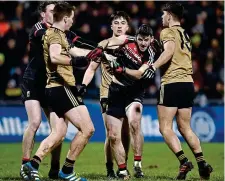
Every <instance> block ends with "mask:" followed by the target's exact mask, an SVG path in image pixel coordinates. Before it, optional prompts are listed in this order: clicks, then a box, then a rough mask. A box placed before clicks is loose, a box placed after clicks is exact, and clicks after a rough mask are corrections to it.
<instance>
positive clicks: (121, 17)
mask: <svg viewBox="0 0 225 181" xmlns="http://www.w3.org/2000/svg"><path fill="white" fill-rule="evenodd" d="M110 22H111V29H112V31H113V35H112V37H111V39H112V38H114V37H118V36H120V35H125V34H126V32H127V30H128V28H129V16H128V15H127V14H126V13H125V12H124V11H117V12H115V13H114V14H112V15H111V17H110ZM102 43H103V44H105V41H102V42H100V45H101V44H102ZM117 47H118V46H111V47H110V48H111V49H115V48H117ZM99 65H100V66H101V73H102V79H101V85H100V104H101V111H102V117H103V120H104V123H105V119H106V108H107V105H108V91H109V85H110V84H111V81H112V75H113V73H112V70H111V68H110V64H109V62H108V61H107V59H106V58H105V57H102V58H100V59H96V60H94V61H92V62H91V63H90V65H89V67H88V69H87V70H86V73H85V75H84V78H83V88H84V89H86V86H87V85H88V84H89V83H90V82H91V80H92V79H93V76H94V73H95V71H96V70H97V68H98V67H99ZM105 130H106V140H105V147H104V150H105V161H106V169H107V177H109V178H115V173H114V171H113V155H112V151H111V147H110V143H109V139H108V134H107V129H105ZM122 134H123V135H122V142H123V146H124V149H125V151H126V157H127V155H128V151H129V146H130V141H129V138H130V137H129V126H128V122H127V119H126V118H125V120H124V123H123V127H122Z"/></svg>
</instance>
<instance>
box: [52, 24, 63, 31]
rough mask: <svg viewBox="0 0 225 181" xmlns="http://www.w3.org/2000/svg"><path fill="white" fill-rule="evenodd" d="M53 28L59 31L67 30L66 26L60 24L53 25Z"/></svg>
mask: <svg viewBox="0 0 225 181" xmlns="http://www.w3.org/2000/svg"><path fill="white" fill-rule="evenodd" d="M52 27H55V28H57V29H59V30H61V31H63V32H64V31H65V28H64V25H62V24H61V23H60V22H59V23H58V22H57V23H53V25H52Z"/></svg>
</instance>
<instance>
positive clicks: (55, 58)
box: [51, 55, 71, 65]
mask: <svg viewBox="0 0 225 181" xmlns="http://www.w3.org/2000/svg"><path fill="white" fill-rule="evenodd" d="M70 61H71V58H70V57H68V56H66V55H52V57H51V62H52V63H53V64H57V65H70Z"/></svg>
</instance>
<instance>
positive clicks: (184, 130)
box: [178, 125, 191, 135]
mask: <svg viewBox="0 0 225 181" xmlns="http://www.w3.org/2000/svg"><path fill="white" fill-rule="evenodd" d="M178 130H179V132H180V134H181V135H184V134H186V133H187V132H189V131H190V130H191V127H190V126H180V125H179V126H178Z"/></svg>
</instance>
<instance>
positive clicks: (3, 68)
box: [0, 0, 224, 105]
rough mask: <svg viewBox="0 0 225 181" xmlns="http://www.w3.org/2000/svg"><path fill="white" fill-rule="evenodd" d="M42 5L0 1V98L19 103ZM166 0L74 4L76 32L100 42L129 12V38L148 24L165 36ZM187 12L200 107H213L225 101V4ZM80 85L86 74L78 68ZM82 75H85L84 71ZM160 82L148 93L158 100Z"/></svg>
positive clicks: (189, 7) (204, 4)
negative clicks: (117, 15) (115, 18)
mask: <svg viewBox="0 0 225 181" xmlns="http://www.w3.org/2000/svg"><path fill="white" fill-rule="evenodd" d="M38 3H39V2H30V1H18V2H15V1H14V2H10V1H8V2H6V1H0V100H19V99H20V95H21V90H20V82H21V78H22V75H23V72H24V70H25V68H26V65H27V64H28V62H29V57H28V51H29V40H28V34H29V31H30V29H31V27H32V26H33V25H34V24H35V23H36V22H37V21H38V15H37V13H36V9H37V6H38ZM164 3H165V2H162V1H160V2H159V1H157V2H153V1H142V2H138V1H131V2H129V1H124V2H123V1H118V0H115V1H111V2H107V1H105V2H101V1H90V2H85V1H84V2H78V1H74V2H71V4H74V5H75V6H76V13H75V21H74V26H73V27H72V28H71V30H72V31H74V32H76V33H77V34H78V35H79V36H81V37H83V38H85V39H89V40H92V41H95V42H99V41H101V40H103V39H105V38H108V37H110V36H111V34H112V32H111V29H110V23H109V17H110V15H111V14H112V13H113V12H114V11H117V10H123V11H126V12H127V13H128V14H129V15H130V17H131V28H130V29H129V32H128V34H130V35H134V33H135V29H137V28H138V26H139V25H141V24H142V23H149V24H150V25H151V26H152V29H153V31H154V36H155V38H159V34H160V31H161V30H162V25H161V15H162V12H161V7H162V5H163V4H164ZM182 3H183V4H184V7H185V14H184V18H183V20H182V26H183V27H184V28H185V29H186V31H187V33H188V34H189V36H190V38H191V41H192V60H193V72H194V74H193V78H194V82H195V92H196V99H195V101H196V103H197V104H200V105H205V104H207V102H208V101H210V100H220V102H221V101H222V102H223V98H224V2H223V1H218V2H216V1H214V2H209V1H201V2H200V1H197V2H196V1H186V2H182ZM77 71H78V74H79V75H80V76H79V79H78V82H81V80H82V75H83V73H84V71H81V70H77ZM79 71H80V72H79ZM100 82H101V75H100V71H98V72H97V74H96V75H95V79H94V80H93V81H92V83H91V85H90V86H89V87H88V88H89V89H88V94H87V96H86V97H87V98H94V99H98V98H99V94H98V92H99V90H98V88H99V85H100ZM159 84H160V74H159V72H157V73H156V76H155V78H154V79H153V81H152V82H151V85H150V86H149V88H148V90H147V94H146V97H147V98H149V99H155V98H156V96H157V90H158V88H159Z"/></svg>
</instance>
